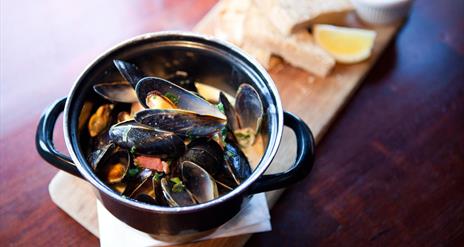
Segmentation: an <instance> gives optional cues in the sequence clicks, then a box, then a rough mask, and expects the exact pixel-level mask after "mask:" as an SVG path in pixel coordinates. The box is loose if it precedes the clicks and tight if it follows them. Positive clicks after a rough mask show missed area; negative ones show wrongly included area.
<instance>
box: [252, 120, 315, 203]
mask: <svg viewBox="0 0 464 247" xmlns="http://www.w3.org/2000/svg"><path fill="white" fill-rule="evenodd" d="M284 125H286V126H288V127H290V128H291V129H292V130H293V132H295V135H296V141H297V143H296V146H297V148H296V160H295V163H294V164H293V166H292V167H291V168H290V169H289V170H288V171H285V172H281V173H276V174H269V175H262V176H261V177H260V178H258V180H256V181H255V182H254V183H253V185H252V187H251V188H250V190H249V192H248V193H249V194H255V193H260V192H265V191H270V190H276V189H281V188H284V187H287V186H289V185H291V184H293V183H295V182H298V181H300V180H302V179H303V178H305V177H306V176H307V175H308V174H309V172H310V171H311V169H312V167H313V163H314V155H315V153H314V149H315V147H316V144H315V142H314V138H313V135H312V133H311V130H310V129H309V127H308V126H307V125H306V123H305V122H304V121H303V120H301V119H300V118H299V117H297V116H295V115H294V114H292V113H290V112H284Z"/></svg>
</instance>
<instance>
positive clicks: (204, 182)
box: [180, 161, 218, 203]
mask: <svg viewBox="0 0 464 247" xmlns="http://www.w3.org/2000/svg"><path fill="white" fill-rule="evenodd" d="M180 170H181V175H182V181H183V182H184V183H185V186H186V187H187V189H188V190H189V191H190V192H191V193H192V194H193V196H194V198H195V200H196V201H197V202H198V203H204V202H207V201H211V200H213V199H214V198H217V197H218V191H217V186H216V182H215V181H214V179H213V178H212V177H211V176H210V175H209V173H208V172H207V171H205V169H203V168H201V166H199V165H197V164H195V163H193V162H191V161H183V162H182V163H181V165H180Z"/></svg>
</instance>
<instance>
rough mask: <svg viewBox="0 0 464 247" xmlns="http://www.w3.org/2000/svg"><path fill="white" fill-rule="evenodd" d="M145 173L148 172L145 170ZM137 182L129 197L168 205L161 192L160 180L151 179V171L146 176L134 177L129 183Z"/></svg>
mask: <svg viewBox="0 0 464 247" xmlns="http://www.w3.org/2000/svg"><path fill="white" fill-rule="evenodd" d="M146 170H148V169H146ZM144 171H145V170H144ZM145 174H148V172H145ZM140 181H141V182H140ZM137 182H140V184H139V185H138V186H136V188H135V189H133V190H132V192H131V193H130V194H129V197H130V198H133V199H135V200H137V201H141V202H145V203H149V204H155V205H164V206H167V205H168V204H167V202H166V201H165V199H164V196H163V193H162V188H161V182H160V181H159V180H158V181H157V180H155V179H153V175H151V173H150V176H148V177H145V176H143V175H141V176H138V177H136V180H135V181H131V184H135V183H137Z"/></svg>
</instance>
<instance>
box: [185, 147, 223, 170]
mask: <svg viewBox="0 0 464 247" xmlns="http://www.w3.org/2000/svg"><path fill="white" fill-rule="evenodd" d="M181 161H191V162H193V163H195V164H197V165H199V166H201V167H202V168H203V169H205V170H206V171H207V172H208V173H209V174H211V175H212V176H213V177H214V176H215V175H216V174H218V173H219V172H221V171H222V170H221V166H222V163H223V162H224V151H223V150H222V148H221V146H219V144H218V143H217V142H216V141H214V140H212V139H210V138H199V139H195V140H193V141H192V142H191V143H189V145H188V146H187V151H185V154H184V155H183V156H182V158H181Z"/></svg>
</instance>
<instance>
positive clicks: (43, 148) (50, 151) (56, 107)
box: [35, 97, 82, 178]
mask: <svg viewBox="0 0 464 247" xmlns="http://www.w3.org/2000/svg"><path fill="white" fill-rule="evenodd" d="M65 103H66V97H64V98H61V99H59V100H57V101H55V102H54V103H53V104H52V105H50V106H49V107H48V108H47V109H46V110H45V111H44V113H43V114H42V116H41V117H40V121H39V125H38V126H37V133H36V135H35V146H36V148H37V151H38V152H39V154H40V156H41V157H42V158H43V159H44V160H46V161H47V162H48V163H50V164H51V165H53V166H55V167H56V168H58V169H60V170H63V171H65V172H68V173H70V174H72V175H74V176H76V177H79V178H82V175H81V173H80V172H79V170H78V169H77V167H76V166H75V165H74V163H73V161H72V160H71V158H70V157H68V156H66V155H64V154H62V153H60V152H58V151H57V150H56V149H55V145H54V144H53V130H54V129H55V123H56V120H57V119H58V116H59V115H60V114H61V112H62V111H63V110H64V105H65Z"/></svg>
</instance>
